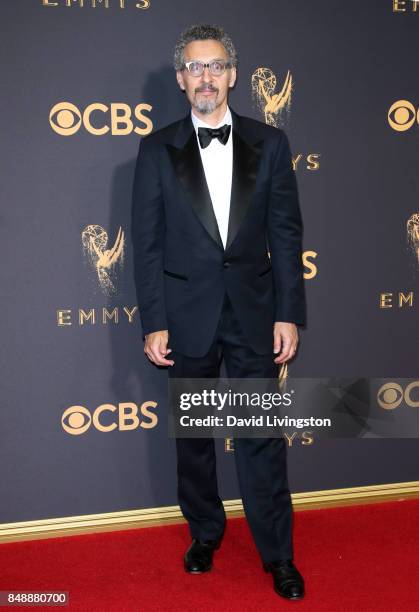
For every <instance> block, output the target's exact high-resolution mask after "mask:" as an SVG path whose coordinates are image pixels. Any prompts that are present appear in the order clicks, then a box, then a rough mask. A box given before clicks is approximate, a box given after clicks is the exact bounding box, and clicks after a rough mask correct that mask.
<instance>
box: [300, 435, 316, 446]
mask: <svg viewBox="0 0 419 612" xmlns="http://www.w3.org/2000/svg"><path fill="white" fill-rule="evenodd" d="M313 444H314V436H313V435H312V432H311V431H303V435H302V436H301V446H312V445H313Z"/></svg>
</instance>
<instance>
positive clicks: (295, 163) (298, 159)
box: [292, 153, 302, 170]
mask: <svg viewBox="0 0 419 612" xmlns="http://www.w3.org/2000/svg"><path fill="white" fill-rule="evenodd" d="M301 158H302V155H301V153H300V154H299V155H297V157H293V158H292V167H293V169H294V170H297V166H298V162H299V161H300V159H301Z"/></svg>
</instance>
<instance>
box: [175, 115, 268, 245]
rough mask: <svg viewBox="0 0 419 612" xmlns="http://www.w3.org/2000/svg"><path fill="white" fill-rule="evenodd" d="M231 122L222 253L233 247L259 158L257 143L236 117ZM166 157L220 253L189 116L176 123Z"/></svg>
mask: <svg viewBox="0 0 419 612" xmlns="http://www.w3.org/2000/svg"><path fill="white" fill-rule="evenodd" d="M230 110H231V114H232V118H233V126H232V128H233V129H232V134H231V137H232V138H233V172H232V180H231V195H230V213H229V221H228V234H227V244H226V249H225V250H226V251H227V250H228V249H229V248H230V246H231V244H232V243H233V241H234V239H235V237H236V236H237V233H238V231H239V229H240V226H241V224H242V222H243V219H244V217H245V215H246V213H247V211H248V208H249V206H250V201H251V198H252V194H253V191H254V188H255V183H256V176H257V173H258V169H259V163H260V157H261V142H260V140H259V141H258V142H255V141H254V138H251V137H250V136H249V135H248V134H246V130H245V126H244V124H243V120H242V118H241V117H240V115H237V113H235V112H234V111H233V110H232V109H231V107H230ZM166 147H167V150H168V152H169V156H170V159H171V162H172V165H173V168H174V171H175V173H176V176H177V177H178V179H179V181H180V183H181V185H182V187H183V189H184V190H185V192H186V193H187V194H188V196H189V200H190V204H191V206H192V208H193V210H194V211H195V214H196V215H197V217H198V218H199V220H200V222H201V223H202V225H203V226H204V227H205V229H206V230H207V232H208V234H209V235H210V236H211V238H212V239H213V240H214V242H215V243H216V244H217V245H218V246H219V247H220V248H221V249H223V250H224V245H223V242H222V240H221V236H220V232H219V229H218V224H217V219H216V217H215V213H214V208H213V205H212V201H211V196H210V192H209V189H208V185H207V181H206V178H205V172H204V167H203V164H202V160H201V154H200V151H199V145H198V141H197V138H196V133H195V129H194V126H193V123H192V119H191V116H190V113H188V115H187V116H186V117H185V118H184V119H183V120H181V121H180V122H179V128H178V130H177V133H176V135H175V137H174V139H173V142H171V143H166Z"/></svg>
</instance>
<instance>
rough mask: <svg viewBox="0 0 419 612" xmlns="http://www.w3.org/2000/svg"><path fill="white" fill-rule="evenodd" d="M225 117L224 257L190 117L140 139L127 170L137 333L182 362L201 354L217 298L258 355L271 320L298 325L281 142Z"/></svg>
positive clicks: (298, 281) (292, 201)
mask: <svg viewBox="0 0 419 612" xmlns="http://www.w3.org/2000/svg"><path fill="white" fill-rule="evenodd" d="M231 113H232V118H233V119H232V122H233V125H232V137H233V176H232V189H231V203H230V216H229V225H228V240H227V245H226V248H225V249H224V246H223V243H222V241H221V237H220V234H219V231H218V225H217V221H216V218H215V214H214V210H213V207H212V203H211V198H210V194H209V190H208V187H207V183H206V179H205V173H204V168H203V165H202V162H201V155H200V152H199V144H198V142H197V138H196V133H195V130H194V126H193V123H192V119H191V116H190V113H188V115H187V116H186V117H184V118H183V119H181V120H179V121H176V122H175V123H171V124H170V125H168V126H166V127H165V128H163V129H160V130H158V131H156V132H153V133H151V134H150V135H148V136H146V137H145V138H143V139H142V140H141V142H140V145H139V152H138V157H137V164H136V169H135V178H134V188H133V205H132V240H133V252H134V270H135V283H136V290H137V298H138V307H139V313H140V318H141V322H142V327H143V335H145V334H149V333H150V332H155V331H158V330H164V329H167V330H169V344H168V346H169V347H170V348H172V349H173V351H178V352H180V353H183V354H185V355H188V356H191V357H201V356H203V355H204V354H205V353H206V352H207V351H208V349H209V347H210V344H211V342H212V340H213V338H214V334H215V331H216V327H217V323H218V320H219V317H220V314H221V308H222V305H223V299H224V294H225V292H227V293H228V296H229V298H230V300H231V303H232V305H233V309H234V311H235V313H236V316H237V318H238V319H239V321H240V323H241V326H242V329H243V332H244V334H245V336H246V337H247V340H248V342H249V344H250V346H251V347H252V348H253V350H254V351H256V352H257V353H258V354H264V353H265V354H266V353H270V352H272V351H273V324H274V322H275V321H290V322H294V323H297V324H304V323H305V298H304V281H303V265H302V219H301V213H300V207H299V202H298V193H297V183H296V178H295V172H294V170H293V168H292V161H291V152H290V147H289V142H288V138H287V136H286V134H285V132H284V131H283V130H281V129H277V128H274V127H272V126H268V125H265V124H264V123H261V122H260V121H256V120H254V119H250V118H248V117H243V116H240V115H238V114H237V113H236V112H234V111H233V109H231ZM230 137H231V136H230Z"/></svg>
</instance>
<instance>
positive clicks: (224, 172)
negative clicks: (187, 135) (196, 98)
mask: <svg viewBox="0 0 419 612" xmlns="http://www.w3.org/2000/svg"><path fill="white" fill-rule="evenodd" d="M191 116H192V122H193V124H194V127H195V133H196V138H197V139H198V128H199V127H207V128H208V127H209V128H214V129H215V128H219V127H221V126H222V125H224V124H225V123H227V124H228V125H231V126H232V117H231V112H230V109H229V108H228V106H227V110H226V113H225V115H224V117H223V118H222V119H221V121H220V123H218V124H217V125H209V124H208V123H205V121H202V119H199V117H197V116H196V115H194V113H193V111H191ZM232 131H233V127H232V128H231V130H230V134H229V137H228V140H227V143H226V144H225V145H223V144H222V143H221V142H220V141H219V140H218V138H213V139H212V140H211V142H210V144H209V145H208V146H207V147H205V149H201V146H200V144H199V140H198V147H199V151H200V153H201V160H202V164H203V166H204V172H205V178H206V180H207V185H208V190H209V192H210V196H211V201H212V206H213V209H214V214H215V218H216V219H217V223H218V229H219V231H220V236H221V240H222V241H223V244H224V248H225V246H226V243H227V232H228V217H229V214H230V195H231V178H232V174H233V134H232Z"/></svg>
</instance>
